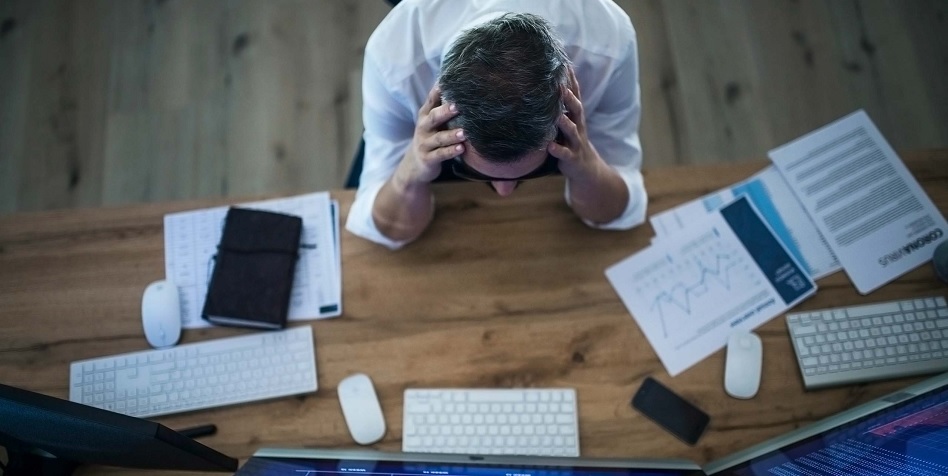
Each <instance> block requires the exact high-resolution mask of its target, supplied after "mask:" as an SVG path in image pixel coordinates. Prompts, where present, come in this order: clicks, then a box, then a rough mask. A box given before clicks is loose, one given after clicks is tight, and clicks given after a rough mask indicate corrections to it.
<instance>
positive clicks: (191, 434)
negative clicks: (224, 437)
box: [178, 425, 217, 438]
mask: <svg viewBox="0 0 948 476" xmlns="http://www.w3.org/2000/svg"><path fill="white" fill-rule="evenodd" d="M178 433H180V434H182V435H184V436H187V437H188V438H200V437H202V436H209V435H213V434H214V433H217V426H216V425H200V426H193V427H191V428H184V429H182V430H178Z"/></svg>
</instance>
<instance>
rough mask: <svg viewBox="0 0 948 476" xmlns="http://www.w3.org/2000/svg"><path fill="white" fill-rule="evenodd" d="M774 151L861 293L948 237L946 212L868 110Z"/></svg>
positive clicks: (908, 267)
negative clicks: (941, 209) (911, 171)
mask: <svg viewBox="0 0 948 476" xmlns="http://www.w3.org/2000/svg"><path fill="white" fill-rule="evenodd" d="M769 155H770V159H771V160H772V161H773V163H774V165H776V166H777V168H778V169H779V170H780V173H781V174H782V175H783V176H784V178H785V179H786V180H787V183H789V185H790V188H791V189H792V190H793V192H794V193H795V194H796V196H797V198H799V199H800V202H801V203H802V204H803V207H804V208H805V209H806V211H807V213H808V214H809V215H810V217H811V218H812V219H813V221H814V222H815V224H816V226H817V228H818V229H819V230H820V232H821V233H822V234H823V236H824V237H826V239H827V241H828V242H829V245H830V248H832V250H833V253H835V254H836V256H837V257H838V258H839V261H840V263H841V264H842V266H843V269H845V270H846V274H848V275H849V278H850V279H851V280H852V282H853V284H855V286H856V289H858V290H859V292H861V293H862V294H868V293H869V292H871V291H873V290H875V289H877V288H879V287H880V286H882V285H884V284H886V283H888V282H889V281H892V280H893V279H895V278H897V277H899V276H901V275H902V274H904V273H906V272H908V271H910V270H912V269H914V268H916V267H917V266H919V265H921V264H922V263H924V262H926V261H929V260H931V258H932V255H933V254H934V250H935V246H936V245H937V244H938V243H940V242H942V241H944V240H945V239H946V237H945V232H946V230H948V224H946V222H945V218H944V217H943V216H942V215H941V213H940V212H939V211H938V209H937V208H935V205H934V204H933V203H932V201H931V199H930V198H928V195H926V194H925V191H924V190H922V187H921V186H919V184H918V181H916V180H915V177H913V176H912V174H911V173H910V172H909V171H908V169H907V168H906V167H905V164H904V163H902V160H901V159H899V157H898V156H897V155H896V154H895V151H894V150H892V147H891V146H890V145H889V143H888V142H886V140H885V138H883V137H882V134H881V133H880V132H879V129H877V128H876V126H875V124H873V123H872V121H871V120H869V116H868V115H866V113H865V112H864V111H857V112H855V113H853V114H850V115H849V116H846V117H844V118H842V119H840V120H838V121H836V122H834V123H832V124H829V125H827V126H825V127H823V128H821V129H818V130H816V131H814V132H811V133H809V134H807V135H805V136H803V137H801V138H799V139H797V140H795V141H793V142H790V143H789V144H786V145H784V146H781V147H778V148H776V149H774V150H772V151H770V152H769Z"/></svg>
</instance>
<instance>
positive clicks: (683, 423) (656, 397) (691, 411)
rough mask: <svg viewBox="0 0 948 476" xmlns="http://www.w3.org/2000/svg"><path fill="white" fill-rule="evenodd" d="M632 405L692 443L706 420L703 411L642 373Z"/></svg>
mask: <svg viewBox="0 0 948 476" xmlns="http://www.w3.org/2000/svg"><path fill="white" fill-rule="evenodd" d="M632 408H635V409H636V410H638V411H640V412H642V414H643V415H645V416H647V417H648V418H649V419H650V420H652V421H654V422H655V423H657V424H658V425H659V426H661V427H662V428H664V429H665V430H667V431H668V432H669V433H671V434H673V435H675V436H676V437H678V439H680V440H681V441H684V442H685V443H687V444H689V445H692V446H693V445H694V444H695V443H697V442H698V438H701V435H702V434H703V433H704V430H705V428H707V427H708V422H709V421H710V418H709V417H708V414H707V413H705V412H703V411H701V410H700V409H699V408H698V407H696V406H694V405H693V404H691V403H690V402H688V401H687V400H685V399H684V398H681V397H679V396H678V395H677V394H675V392H672V391H671V390H669V389H668V387H665V386H664V385H662V384H660V383H658V381H657V380H655V379H653V378H652V377H646V378H645V381H644V382H642V386H641V387H639V390H638V392H635V396H634V397H632Z"/></svg>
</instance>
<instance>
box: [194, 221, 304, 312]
mask: <svg viewBox="0 0 948 476" xmlns="http://www.w3.org/2000/svg"><path fill="white" fill-rule="evenodd" d="M302 231H303V219H302V218H300V217H298V216H293V215H284V214H281V213H274V212H267V211H262V210H251V209H246V208H231V209H230V210H228V211H227V217H226V218H225V219H224V231H223V234H222V235H221V242H220V244H219V245H218V247H217V257H216V259H215V263H214V271H213V272H212V273H211V282H210V285H209V286H208V289H207V298H206V299H205V301H204V310H203V311H202V312H201V317H203V318H204V319H206V320H207V321H209V322H212V323H214V324H220V325H230V326H240V327H254V328H263V329H282V328H283V327H285V326H286V318H287V313H288V311H289V306H290V292H291V291H292V289H293V274H294V271H295V270H296V260H297V257H298V256H299V247H300V236H301V234H302Z"/></svg>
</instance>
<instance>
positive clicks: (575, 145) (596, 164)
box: [547, 66, 608, 180]
mask: <svg viewBox="0 0 948 476" xmlns="http://www.w3.org/2000/svg"><path fill="white" fill-rule="evenodd" d="M568 71H569V85H567V86H565V87H563V105H565V106H566V112H565V113H563V114H560V117H559V119H558V120H557V122H556V126H557V128H558V129H559V130H560V132H561V137H562V140H561V141H560V142H552V143H550V145H549V146H548V147H547V151H548V152H549V153H550V155H552V156H553V157H556V158H557V159H560V164H559V166H560V172H562V173H563V175H564V176H566V177H567V178H569V179H573V180H588V179H590V178H591V177H594V176H595V175H596V174H597V173H600V172H601V171H602V167H608V164H606V162H605V161H604V160H602V158H601V157H600V156H599V152H597V151H596V148H595V147H594V146H593V145H592V142H589V136H588V135H587V133H586V116H585V112H584V111H583V103H582V94H581V92H580V89H579V81H578V80H577V79H576V73H575V72H574V71H573V68H572V66H570V67H569V70H568Z"/></svg>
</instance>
